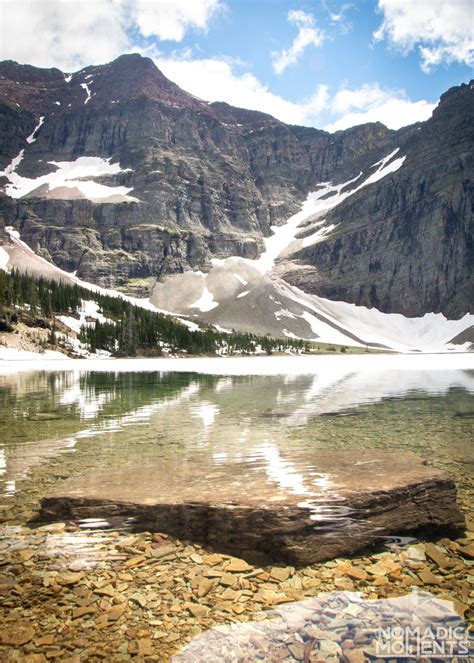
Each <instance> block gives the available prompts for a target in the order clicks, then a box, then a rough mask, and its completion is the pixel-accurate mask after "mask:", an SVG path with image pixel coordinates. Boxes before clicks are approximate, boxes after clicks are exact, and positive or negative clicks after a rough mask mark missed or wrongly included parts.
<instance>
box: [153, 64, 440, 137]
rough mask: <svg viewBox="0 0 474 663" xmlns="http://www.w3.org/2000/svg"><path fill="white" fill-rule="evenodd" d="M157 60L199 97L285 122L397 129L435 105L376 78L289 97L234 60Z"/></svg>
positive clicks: (332, 128) (333, 128)
mask: <svg viewBox="0 0 474 663" xmlns="http://www.w3.org/2000/svg"><path fill="white" fill-rule="evenodd" d="M155 62H156V64H157V65H158V67H159V68H160V69H161V70H162V71H163V73H164V74H165V76H167V77H168V78H170V79H171V80H172V81H174V82H175V83H177V84H178V85H179V86H180V87H182V88H184V89H185V90H187V91H188V92H191V93H192V94H194V95H196V96H198V97H200V98H201V99H205V100H206V101H226V102H227V103H229V104H231V105H232V106H238V107H240V108H249V109H251V110H259V111H262V112H264V113H269V114H270V115H273V116H274V117H276V118H278V119H279V120H281V121H282V122H286V123H288V124H303V125H306V126H315V127H323V128H324V129H326V130H327V131H337V130H339V129H346V128H348V127H351V126H354V125H356V124H364V123H365V122H377V121H378V122H382V123H383V124H385V125H386V126H388V127H389V128H390V129H398V128H399V127H402V126H406V125H407V124H412V123H414V122H419V121H422V120H426V119H428V118H429V117H430V116H431V112H432V110H433V108H434V107H435V104H431V103H428V102H427V101H424V100H421V101H411V100H410V99H409V98H408V97H407V95H406V93H405V92H404V91H403V90H390V89H384V88H381V87H380V86H379V85H378V84H376V83H373V84H366V85H363V86H361V87H359V88H357V89H352V90H351V89H348V88H347V87H344V88H341V89H340V90H339V91H338V92H337V93H336V94H335V95H334V96H333V97H331V95H330V91H329V87H328V86H327V85H319V86H318V87H317V88H316V89H315V91H314V93H313V94H312V96H311V97H309V98H306V99H303V100H302V101H299V102H298V101H289V100H287V99H284V98H283V97H281V96H279V95H277V94H275V93H273V92H271V90H269V89H268V87H267V86H266V85H264V84H263V83H261V81H259V80H258V78H256V77H255V76H254V75H253V74H251V73H249V72H243V73H241V74H239V73H237V72H236V71H235V67H234V65H235V63H234V62H233V61H232V60H224V59H216V58H209V59H201V60H193V59H192V57H191V55H190V54H189V53H184V54H182V55H181V57H174V58H165V57H156V58H155ZM322 118H325V121H322ZM328 119H329V122H328ZM324 124H325V125H326V126H323V125H324Z"/></svg>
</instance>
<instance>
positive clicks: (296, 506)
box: [40, 450, 464, 575]
mask: <svg viewBox="0 0 474 663" xmlns="http://www.w3.org/2000/svg"><path fill="white" fill-rule="evenodd" d="M277 460H278V462H277V461H276V460H275V458H273V457H272V458H269V462H268V466H267V467H265V466H263V467H262V468H261V474H258V473H255V472H254V473H251V472H249V471H248V467H247V468H245V467H240V466H239V465H233V466H232V468H230V470H231V471H232V477H230V476H229V475H227V474H226V473H221V474H219V475H216V477H214V478H213V480H212V482H210V483H209V484H208V483H207V482H206V481H203V480H202V477H200V476H199V475H198V476H195V473H193V475H192V476H191V473H190V472H189V471H188V472H184V470H183V472H184V474H183V476H182V477H181V476H180V474H179V469H176V468H175V471H174V473H172V472H171V471H170V469H169V468H167V467H166V466H164V461H163V462H162V463H161V464H160V465H157V466H156V467H155V466H148V467H146V468H143V467H141V468H137V469H136V470H134V469H133V468H130V467H128V468H126V469H123V470H121V469H115V470H112V471H107V472H106V471H103V472H97V473H95V474H92V475H88V476H87V477H79V478H76V479H70V480H67V481H65V482H63V483H62V485H61V486H60V487H58V488H57V489H56V491H55V492H54V493H52V494H50V495H48V496H46V497H45V498H44V499H43V500H42V508H41V514H40V515H41V517H42V518H43V519H49V520H52V519H53V520H54V519H61V520H65V519H66V520H75V519H76V520H77V519H83V518H101V519H107V518H111V517H117V516H121V517H124V516H125V517H128V518H133V519H134V521H133V522H134V527H135V528H136V529H138V530H148V531H160V532H168V533H170V534H173V535H176V536H178V537H181V538H186V539H191V540H194V541H199V542H202V543H205V544H206V545H208V546H210V547H212V548H215V549H217V550H221V551H230V552H232V553H234V554H238V555H239V556H240V557H244V558H245V557H246V556H249V555H250V556H251V555H252V554H255V552H258V553H264V554H265V555H268V556H269V557H270V558H273V559H274V560H280V561H285V562H290V563H293V564H298V565H301V564H311V563H314V562H318V561H322V560H327V559H331V558H335V557H338V556H342V555H348V554H351V553H354V552H356V551H357V550H360V549H362V548H364V547H366V546H367V545H370V544H373V543H375V542H377V541H378V540H380V539H381V538H382V537H385V536H387V535H390V534H396V533H400V532H405V531H410V530H415V529H418V528H424V527H446V526H449V527H460V526H462V525H463V522H464V520H463V516H462V515H461V513H460V511H459V509H458V506H457V504H456V487H455V484H454V481H453V480H452V479H451V477H450V476H449V475H448V474H446V473H445V472H443V471H441V470H438V469H435V468H432V467H429V466H427V465H426V464H425V463H424V462H423V461H422V460H421V459H420V458H418V457H417V456H416V455H414V454H412V453H387V452H379V451H371V452H367V453H361V452H359V451H357V452H353V451H334V450H331V451H328V452H326V453H325V454H324V453H322V452H321V451H318V452H317V454H315V455H314V457H312V458H308V457H307V455H306V456H304V457H299V458H292V460H291V462H290V461H286V460H285V459H284V458H281V457H279V458H278V459H277ZM188 470H189V468H188ZM265 471H266V472H267V476H265ZM239 472H240V474H241V475H239ZM315 476H316V479H315V478H314V477H315ZM231 479H232V487H230V485H231ZM236 486H238V488H236ZM134 560H135V561H136V563H137V564H139V563H140V562H141V560H140V559H138V558H132V560H129V561H128V565H131V564H132V563H135V561H134ZM229 575H230V574H229Z"/></svg>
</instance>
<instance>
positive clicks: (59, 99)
mask: <svg viewBox="0 0 474 663" xmlns="http://www.w3.org/2000/svg"><path fill="white" fill-rule="evenodd" d="M473 97H474V90H473V84H472V83H471V84H470V85H461V86H459V87H455V88H452V89H451V90H449V91H448V92H446V93H445V94H444V95H443V96H442V98H441V100H440V103H439V106H438V108H437V109H436V110H435V112H434V113H433V117H432V118H431V119H430V120H428V121H427V122H424V123H418V124H416V125H412V126H410V127H405V128H403V129H400V130H399V131H391V130H389V129H387V128H386V127H385V126H383V125H382V124H380V123H374V124H366V125H361V126H358V127H354V128H352V129H348V130H346V131H338V132H336V133H335V134H329V133H327V132H324V131H319V130H317V129H313V128H308V127H297V126H289V125H286V124H284V123H282V122H280V121H278V120H276V119H275V118H273V117H271V116H270V115H266V114H264V113H260V112H256V111H249V110H244V109H239V108H234V107H232V106H229V105H228V104H225V103H207V102H205V101H203V100H201V99H198V98H196V97H194V96H193V95H190V94H188V93H187V92H185V91H184V90H181V89H180V88H179V87H178V86H177V85H175V84H174V83H172V82H171V81H169V80H168V79H167V78H166V77H165V76H164V75H163V74H162V73H161V72H160V71H159V70H158V69H157V68H156V66H155V65H154V63H153V62H152V61H151V60H150V59H148V58H143V57H141V56H139V55H136V54H135V55H123V56H121V57H119V58H118V59H117V60H115V61H114V62H111V63H110V64H107V65H102V66H91V67H86V68H85V69H83V70H81V71H79V72H76V73H74V74H64V73H63V72H61V71H59V70H58V69H48V70H45V69H38V68H35V67H31V66H28V65H18V64H16V63H14V62H10V61H7V62H3V63H0V140H1V144H2V150H1V154H0V168H2V169H3V170H2V171H0V186H2V187H3V193H2V194H0V241H1V240H3V242H4V248H5V250H6V251H7V253H8V254H9V265H14V264H17V265H18V266H20V267H22V268H23V269H25V267H26V266H28V268H29V269H30V271H34V270H36V271H37V272H41V271H42V270H45V271H47V272H48V274H49V275H51V274H54V273H58V274H59V271H57V272H55V269H56V267H57V268H59V269H60V270H64V271H65V272H68V273H74V274H75V275H76V276H77V277H78V278H80V279H82V280H83V281H88V282H91V283H94V284H97V285H100V286H102V287H105V288H114V289H117V290H120V291H122V292H126V293H128V294H132V295H136V296H138V297H143V298H149V297H150V298H151V301H152V302H153V303H154V304H155V305H156V306H157V307H159V308H164V309H166V310H172V311H176V312H178V313H186V314H194V315H196V316H197V317H199V318H203V319H205V320H207V321H208V322H212V323H214V324H221V325H223V324H224V325H230V326H232V327H235V328H251V330H255V331H258V332H259V333H268V332H271V333H279V334H280V335H281V334H284V335H292V334H294V335H297V336H301V337H302V338H311V339H315V338H322V336H321V333H319V332H320V331H321V329H320V326H319V327H318V325H317V324H316V323H315V322H314V320H312V319H311V318H310V317H308V316H313V317H314V316H316V319H317V320H319V321H320V322H321V320H320V319H321V318H323V322H324V324H329V326H330V327H331V329H332V330H333V331H334V330H337V329H336V328H337V327H338V325H339V326H340V325H342V326H343V328H344V330H345V332H344V333H346V332H347V333H348V334H349V336H347V335H346V336H345V341H344V342H347V339H348V338H349V339H351V338H353V339H354V338H356V339H358V340H357V341H356V342H359V343H360V344H366V343H367V339H368V338H369V336H370V334H369V335H368V334H367V331H363V330H364V329H365V330H366V329H368V328H369V327H370V325H371V324H375V325H379V327H380V322H378V320H379V318H378V317H377V316H379V315H382V316H383V314H384V313H385V314H403V316H405V317H408V318H415V319H418V318H421V316H424V315H425V314H428V313H430V314H443V315H442V316H441V317H438V318H436V320H437V321H440V320H443V321H445V318H450V319H453V322H454V321H459V319H462V320H464V322H463V323H462V324H460V325H457V326H456V329H455V331H456V333H453V334H452V336H449V334H451V332H452V331H453V330H454V327H453V326H452V325H451V326H448V327H449V331H446V332H443V335H442V338H443V342H447V341H449V340H451V339H453V338H455V337H456V336H457V335H459V334H464V335H463V337H462V342H463V343H464V342H466V341H468V340H471V338H470V333H469V332H466V331H465V330H466V328H468V327H469V326H470V325H471V324H472V320H471V318H470V317H468V318H465V314H467V313H468V312H470V311H471V306H472V285H471V281H470V266H471V264H472V254H473V249H472V246H473V242H472V235H473V227H472V225H473V223H472V171H473V150H472V146H473V143H474V117H473V115H474V103H473V101H474V99H473ZM305 201H306V202H305ZM302 205H303V208H302ZM302 209H303V211H300V210H302ZM293 215H296V216H293ZM6 227H11V228H12V229H14V232H15V233H19V234H20V237H21V240H22V241H23V242H25V243H26V245H27V246H28V247H30V248H31V249H32V250H33V251H34V253H36V254H37V255H38V256H40V257H41V258H43V259H44V260H46V261H47V262H45V261H44V260H43V261H42V262H39V263H35V265H36V267H34V265H33V262H34V261H33V262H32V261H31V254H29V253H28V254H27V255H28V256H29V258H28V260H27V261H26V262H27V263H28V264H27V265H26V263H25V255H26V254H22V250H23V249H22V248H21V245H20V244H19V240H18V241H16V240H15V237H14V236H13V235H12V232H10V233H7V232H6V231H5V228H6ZM275 227H276V232H275ZM10 238H13V239H10ZM12 241H13V245H12ZM22 255H23V258H22ZM219 261H220V262H219ZM61 278H64V275H63V276H61ZM244 282H245V283H246V284H250V286H247V285H244ZM247 291H248V292H247ZM242 293H244V294H242ZM275 300H276V301H278V302H280V300H282V302H283V303H282V304H281V305H280V304H275ZM303 300H304V304H302V303H301V302H302V301H303ZM252 302H253V303H252ZM263 302H265V305H263ZM328 302H329V303H328ZM350 304H356V305H357V310H358V311H359V313H360V315H359V316H358V319H359V320H360V318H361V315H362V314H363V316H366V317H367V316H368V317H367V320H366V327H364V326H362V330H361V326H360V325H359V326H358V330H357V333H355V332H354V328H353V324H352V318H353V317H354V316H353V315H352V313H350V312H351V311H352V309H350V308H347V307H348V306H349V305H350ZM335 306H336V308H337V311H336V309H335V308H334V307H335ZM324 307H326V308H325V310H324V311H323V310H322V309H324ZM359 307H360V310H359ZM367 309H369V310H370V311H371V312H370V313H367ZM282 310H283V311H286V312H287V313H289V314H290V315H291V316H293V317H290V315H286V314H281V313H280V311H282ZM379 312H382V313H379ZM318 316H319V317H318ZM328 316H329V317H328ZM351 316H352V318H351ZM363 316H362V317H363ZM383 319H384V320H385V322H384V325H385V326H386V327H387V328H388V327H389V326H390V325H391V324H392V323H393V320H394V319H392V318H391V317H390V316H388V318H383ZM422 319H423V318H422ZM282 321H283V322H282ZM328 321H329V323H328ZM448 322H449V321H448ZM277 323H278V324H277ZM280 323H281V324H280ZM283 323H285V324H283ZM286 323H288V324H286ZM425 323H426V320H425ZM423 324H424V323H420V325H418V327H417V328H419V329H421V327H422V326H423ZM433 324H434V326H437V327H439V325H438V322H436V324H435V323H433ZM351 325H352V327H351ZM443 325H444V322H443ZM411 327H413V325H411ZM443 329H444V327H443ZM446 329H448V328H446ZM466 334H467V336H466ZM372 336H373V338H375V336H374V335H372ZM372 336H370V338H372ZM440 339H441V337H440V338H439V339H438V340H440ZM372 340H373V339H372ZM438 340H437V341H436V342H438ZM385 341H387V342H385ZM373 343H375V344H377V343H378V344H379V345H388V346H389V347H392V346H393V344H392V345H391V342H390V339H388V340H387V339H386V338H385V337H383V338H382V339H380V338H378V340H373ZM415 346H416V343H415Z"/></svg>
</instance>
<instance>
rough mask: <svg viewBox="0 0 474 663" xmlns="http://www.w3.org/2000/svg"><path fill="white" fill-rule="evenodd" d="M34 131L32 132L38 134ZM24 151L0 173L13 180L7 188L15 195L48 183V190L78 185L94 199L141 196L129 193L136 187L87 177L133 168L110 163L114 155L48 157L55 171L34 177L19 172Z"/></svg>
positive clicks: (113, 173) (129, 199)
mask: <svg viewBox="0 0 474 663" xmlns="http://www.w3.org/2000/svg"><path fill="white" fill-rule="evenodd" d="M39 126H40V125H39ZM35 131H36V129H35ZM34 133H35V132H33V134H32V136H34ZM23 154H24V150H21V152H20V154H19V155H18V156H17V157H15V158H14V159H13V160H12V162H11V164H10V165H9V166H7V167H6V168H5V170H4V171H0V176H1V175H4V176H5V177H6V178H7V179H8V180H9V182H10V183H9V184H7V185H6V186H5V187H4V191H5V193H6V194H7V195H8V196H11V197H12V198H21V197H23V196H26V195H28V194H30V193H31V192H33V191H35V190H36V189H38V188H39V187H44V186H46V187H47V189H48V191H53V190H54V189H56V188H59V187H61V188H67V189H77V190H79V191H80V193H81V194H82V196H83V197H84V198H87V199H89V200H92V201H95V200H99V201H100V200H103V201H106V199H109V198H113V197H118V198H119V200H118V201H119V202H124V201H128V202H132V201H133V202H139V200H138V199H137V198H134V197H133V196H129V195H128V193H129V192H130V191H131V190H132V187H125V186H107V185H105V184H98V183H96V182H93V181H91V180H86V179H85V178H87V177H91V178H93V177H99V176H103V175H115V174H117V173H124V172H129V171H130V170H131V169H130V168H125V169H123V168H121V167H120V164H118V163H114V164H112V163H110V158H108V159H102V158H101V157H79V158H77V159H76V160H75V161H48V163H49V164H51V165H52V166H55V167H56V169H57V170H56V171H55V172H53V173H48V174H47V175H41V176H39V177H36V178H30V177H22V176H21V175H18V173H17V172H16V169H17V168H18V166H19V164H20V162H21V160H22V159H23ZM114 202H115V200H114Z"/></svg>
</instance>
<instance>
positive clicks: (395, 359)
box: [0, 352, 474, 375]
mask: <svg viewBox="0 0 474 663" xmlns="http://www.w3.org/2000/svg"><path fill="white" fill-rule="evenodd" d="M0 356H1V355H0ZM341 368H343V369H344V370H345V371H346V370H347V371H350V370H369V371H378V372H380V371H384V370H395V371H407V370H412V371H413V370H423V371H433V370H459V369H461V370H474V353H469V352H466V353H455V354H449V353H433V354H428V353H426V354H383V353H377V354H370V353H369V354H368V355H367V354H352V355H351V354H347V355H346V354H337V355H333V354H320V355H306V354H305V355H279V356H274V355H273V356H242V355H239V356H232V357H155V358H120V359H112V358H100V359H98V358H94V359H72V358H69V357H64V358H60V357H57V356H55V357H51V356H49V357H48V356H46V357H44V358H37V359H36V358H35V359H32V358H31V357H25V358H24V359H18V358H17V359H0V375H7V374H12V373H19V372H25V371H69V370H72V371H76V370H79V371H97V372H109V371H114V372H116V371H123V372H152V371H164V372H171V371H173V372H187V373H202V374H206V375H282V374H293V375H303V374H313V373H315V372H319V371H324V370H327V369H331V370H335V369H338V370H340V369H341Z"/></svg>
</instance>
